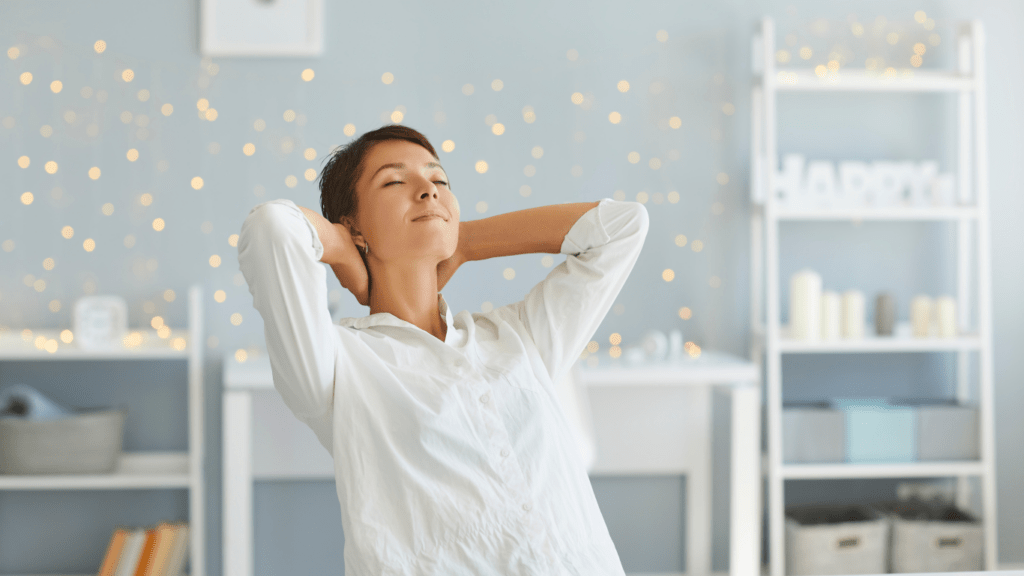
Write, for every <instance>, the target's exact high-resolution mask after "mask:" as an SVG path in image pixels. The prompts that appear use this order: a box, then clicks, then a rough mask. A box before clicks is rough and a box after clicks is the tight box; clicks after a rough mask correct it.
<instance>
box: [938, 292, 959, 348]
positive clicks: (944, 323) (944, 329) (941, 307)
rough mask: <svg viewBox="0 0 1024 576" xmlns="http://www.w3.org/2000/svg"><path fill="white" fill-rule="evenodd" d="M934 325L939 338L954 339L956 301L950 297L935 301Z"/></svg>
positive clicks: (942, 297) (941, 297) (940, 297)
mask: <svg viewBox="0 0 1024 576" xmlns="http://www.w3.org/2000/svg"><path fill="white" fill-rule="evenodd" d="M935 323H936V324H937V330H938V334H939V338H955V337H956V300H954V299H953V297H952V296H939V297H938V298H936V299H935Z"/></svg>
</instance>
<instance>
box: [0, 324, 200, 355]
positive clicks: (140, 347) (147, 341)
mask: <svg viewBox="0 0 1024 576" xmlns="http://www.w3.org/2000/svg"><path fill="white" fill-rule="evenodd" d="M62 331H63V330H62V329H39V330H31V336H29V339H28V341H26V340H25V339H24V338H23V337H22V331H21V330H6V331H4V332H0V360H136V359H137V360H159V359H175V358H177V359H187V358H188V356H189V352H190V350H189V337H188V331H187V330H174V329H172V330H171V331H170V334H169V335H168V336H167V338H161V337H160V336H159V335H158V334H157V331H156V330H153V329H141V328H136V329H129V331H128V333H129V334H138V344H137V345H134V346H126V345H124V343H121V344H118V345H117V346H116V347H115V348H111V349H106V350H90V349H84V348H80V347H79V346H78V345H77V344H75V342H74V341H73V340H72V342H71V343H70V344H65V343H64V342H63V341H62V340H61V338H60V333H61V332H62ZM43 338H45V340H42V339H43ZM37 341H40V342H51V341H52V342H54V343H56V346H52V344H51V346H52V349H53V352H51V351H50V350H48V349H47V348H46V345H45V344H44V345H43V347H42V348H39V347H37V346H36V342H37Z"/></svg>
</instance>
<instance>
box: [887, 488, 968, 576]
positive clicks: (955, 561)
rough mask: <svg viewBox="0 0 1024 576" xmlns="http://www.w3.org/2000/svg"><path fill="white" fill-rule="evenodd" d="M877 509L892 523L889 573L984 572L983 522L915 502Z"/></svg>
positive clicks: (959, 512)
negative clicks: (982, 570)
mask: <svg viewBox="0 0 1024 576" xmlns="http://www.w3.org/2000/svg"><path fill="white" fill-rule="evenodd" d="M877 508H878V509H879V510H880V511H881V512H883V513H885V514H887V515H888V516H889V519H890V522H891V534H892V536H891V544H890V554H889V557H890V565H889V571H890V572H954V571H962V572H970V571H980V570H981V569H982V552H981V550H982V542H983V539H982V536H983V527H982V525H981V522H980V521H979V520H977V519H975V518H974V517H973V516H971V515H970V514H968V513H967V512H964V511H962V510H960V509H958V508H957V507H956V506H954V505H952V504H949V503H943V502H935V501H932V502H926V501H922V500H917V499H912V500H907V501H901V502H884V503H881V504H878V505H877Z"/></svg>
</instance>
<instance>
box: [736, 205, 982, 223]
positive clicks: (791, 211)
mask: <svg viewBox="0 0 1024 576" xmlns="http://www.w3.org/2000/svg"><path fill="white" fill-rule="evenodd" d="M754 208H755V209H756V210H759V211H763V210H764V206H763V205H760V204H755V205H754ZM977 217H978V209H977V208H975V207H974V206H936V207H929V208H916V207H904V206H898V207H892V208H887V209H881V208H817V209H814V208H790V207H780V208H778V209H777V210H776V211H775V218H776V219H777V220H799V221H810V222H813V221H832V220H849V221H851V222H856V221H858V220H860V221H863V220H969V219H973V218H977Z"/></svg>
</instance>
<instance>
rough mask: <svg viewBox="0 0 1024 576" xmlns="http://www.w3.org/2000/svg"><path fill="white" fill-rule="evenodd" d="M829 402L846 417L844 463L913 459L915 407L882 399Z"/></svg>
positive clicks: (915, 422)
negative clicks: (899, 404) (894, 403)
mask: <svg viewBox="0 0 1024 576" xmlns="http://www.w3.org/2000/svg"><path fill="white" fill-rule="evenodd" d="M833 405H835V406H836V408H838V409H840V410H842V411H843V412H844V413H845V416H846V460H847V461H848V462H858V463H866V462H914V461H916V460H917V410H916V409H915V408H914V407H913V406H895V405H893V404H891V403H890V402H889V400H888V399H886V398H837V399H834V400H833Z"/></svg>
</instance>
